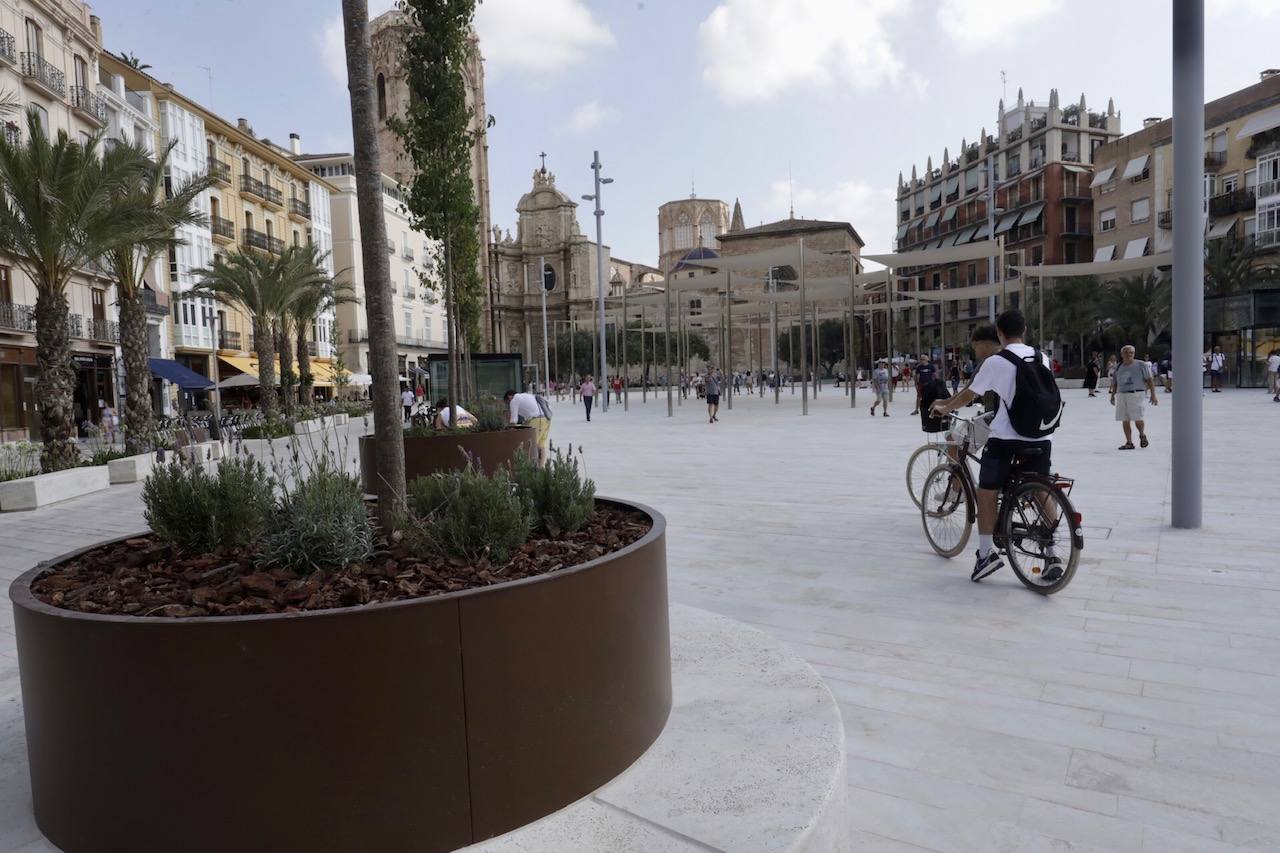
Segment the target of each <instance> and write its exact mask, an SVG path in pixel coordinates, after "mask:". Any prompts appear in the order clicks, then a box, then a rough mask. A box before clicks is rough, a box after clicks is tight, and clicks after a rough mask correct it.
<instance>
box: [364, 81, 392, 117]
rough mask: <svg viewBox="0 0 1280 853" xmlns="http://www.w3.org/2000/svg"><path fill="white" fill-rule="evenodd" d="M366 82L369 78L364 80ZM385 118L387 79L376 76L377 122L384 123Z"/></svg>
mask: <svg viewBox="0 0 1280 853" xmlns="http://www.w3.org/2000/svg"><path fill="white" fill-rule="evenodd" d="M365 79H366V80H367V79H369V78H367V77H366V78H365ZM386 118H387V78H386V77H384V76H382V74H379V75H378V120H379V121H385V120H386Z"/></svg>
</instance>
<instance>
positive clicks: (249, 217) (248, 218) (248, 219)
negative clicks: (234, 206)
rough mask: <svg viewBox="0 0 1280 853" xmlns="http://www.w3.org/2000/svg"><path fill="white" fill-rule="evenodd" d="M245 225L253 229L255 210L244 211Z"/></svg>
mask: <svg viewBox="0 0 1280 853" xmlns="http://www.w3.org/2000/svg"><path fill="white" fill-rule="evenodd" d="M244 227H245V229H246V230H249V231H252V230H253V211H252V210H246V211H245V212H244Z"/></svg>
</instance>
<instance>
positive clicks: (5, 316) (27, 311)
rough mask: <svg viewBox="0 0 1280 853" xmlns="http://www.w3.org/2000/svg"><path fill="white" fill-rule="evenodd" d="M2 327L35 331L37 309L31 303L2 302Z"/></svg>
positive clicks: (0, 316)
mask: <svg viewBox="0 0 1280 853" xmlns="http://www.w3.org/2000/svg"><path fill="white" fill-rule="evenodd" d="M0 329H4V330H6V331H12V332H34V331H35V330H36V309H35V308H34V307H33V306H31V305H18V304H16V303H13V302H0Z"/></svg>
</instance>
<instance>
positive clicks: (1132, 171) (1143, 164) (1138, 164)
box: [1120, 154, 1151, 178]
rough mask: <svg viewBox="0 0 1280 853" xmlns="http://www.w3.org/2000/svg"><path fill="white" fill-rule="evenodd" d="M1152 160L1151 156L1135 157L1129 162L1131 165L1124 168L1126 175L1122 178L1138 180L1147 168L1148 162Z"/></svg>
mask: <svg viewBox="0 0 1280 853" xmlns="http://www.w3.org/2000/svg"><path fill="white" fill-rule="evenodd" d="M1150 159H1151V155H1150V154H1143V155H1142V156H1141V157H1134V158H1133V159H1132V160H1130V161H1129V165H1127V166H1125V167H1124V174H1123V175H1121V176H1120V177H1121V178H1136V177H1138V175H1141V174H1142V173H1143V172H1144V171H1146V168H1147V161H1148V160H1150Z"/></svg>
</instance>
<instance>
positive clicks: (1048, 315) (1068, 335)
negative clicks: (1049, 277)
mask: <svg viewBox="0 0 1280 853" xmlns="http://www.w3.org/2000/svg"><path fill="white" fill-rule="evenodd" d="M1102 294H1103V287H1102V283H1101V282H1100V281H1099V280H1098V277H1097V276H1093V275H1081V276H1071V277H1070V278H1062V279H1056V280H1055V281H1053V283H1052V284H1050V285H1049V286H1048V287H1047V288H1045V295H1044V324H1045V329H1046V332H1045V334H1044V335H1043V337H1044V338H1046V339H1049V338H1054V339H1060V340H1066V341H1071V342H1073V343H1074V342H1076V341H1079V342H1080V363H1081V364H1082V365H1083V364H1084V360H1085V359H1086V358H1088V353H1087V351H1086V349H1085V339H1086V338H1087V337H1088V336H1089V335H1090V334H1092V333H1093V332H1095V331H1097V329H1098V327H1099V324H1100V323H1101V320H1102Z"/></svg>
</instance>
